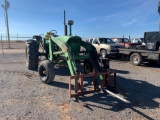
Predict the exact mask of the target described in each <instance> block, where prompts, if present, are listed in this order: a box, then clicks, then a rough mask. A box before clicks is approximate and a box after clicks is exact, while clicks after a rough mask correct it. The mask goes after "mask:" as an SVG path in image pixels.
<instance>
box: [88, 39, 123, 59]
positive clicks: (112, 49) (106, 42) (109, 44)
mask: <svg viewBox="0 0 160 120" xmlns="http://www.w3.org/2000/svg"><path fill="white" fill-rule="evenodd" d="M86 42H89V43H91V44H92V45H93V46H94V47H95V48H96V50H97V53H98V54H99V55H101V56H102V57H104V56H106V55H115V54H119V51H118V49H119V48H123V47H124V46H123V45H120V44H116V43H114V42H113V41H112V40H111V39H110V38H89V39H88V40H86Z"/></svg>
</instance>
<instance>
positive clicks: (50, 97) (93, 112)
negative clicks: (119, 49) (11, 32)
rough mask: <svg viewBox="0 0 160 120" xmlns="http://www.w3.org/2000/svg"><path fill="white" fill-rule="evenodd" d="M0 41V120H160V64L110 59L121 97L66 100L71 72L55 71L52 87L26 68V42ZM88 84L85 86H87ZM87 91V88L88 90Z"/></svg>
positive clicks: (90, 95) (99, 95) (100, 94)
mask: <svg viewBox="0 0 160 120" xmlns="http://www.w3.org/2000/svg"><path fill="white" fill-rule="evenodd" d="M3 48H4V49H3V50H2V43H1V42H0V120H117V119H118V120H148V119H149V120H152V119H153V120H160V114H159V113H160V64H159V63H157V64H156V65H149V64H147V63H146V64H144V65H142V66H133V65H131V64H130V63H129V62H128V61H122V60H116V59H111V60H110V67H111V68H112V69H116V72H117V91H118V92H119V93H118V95H119V96H122V97H124V98H125V99H127V100H128V101H129V103H124V102H122V101H120V100H119V99H117V98H115V97H113V96H111V95H109V94H106V93H103V92H102V91H100V92H94V93H87V94H85V95H84V96H80V97H79V99H78V100H76V99H74V98H72V99H70V98H69V96H68V77H67V76H69V70H68V68H64V67H63V68H56V77H55V79H54V81H53V83H52V84H50V85H47V84H44V83H42V82H41V81H40V79H39V76H38V72H36V71H30V70H28V69H27V68H26V65H25V43H24V42H21V41H20V42H15V41H12V42H11V49H8V48H7V43H6V42H4V43H3ZM89 82H91V80H89V81H85V83H89ZM87 89H89V88H88V86H87V84H86V85H85V88H84V90H87Z"/></svg>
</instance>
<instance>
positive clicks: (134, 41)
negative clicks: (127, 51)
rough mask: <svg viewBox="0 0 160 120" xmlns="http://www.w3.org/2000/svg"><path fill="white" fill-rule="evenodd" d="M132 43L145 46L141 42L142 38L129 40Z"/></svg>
mask: <svg viewBox="0 0 160 120" xmlns="http://www.w3.org/2000/svg"><path fill="white" fill-rule="evenodd" d="M131 42H132V43H139V44H141V45H145V43H144V42H143V38H133V39H132V40H131Z"/></svg>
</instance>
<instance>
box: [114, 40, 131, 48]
mask: <svg viewBox="0 0 160 120" xmlns="http://www.w3.org/2000/svg"><path fill="white" fill-rule="evenodd" d="M111 39H112V40H113V42H114V43H117V44H121V45H124V46H125V47H127V48H128V47H129V46H130V44H131V41H130V40H129V39H128V38H111Z"/></svg>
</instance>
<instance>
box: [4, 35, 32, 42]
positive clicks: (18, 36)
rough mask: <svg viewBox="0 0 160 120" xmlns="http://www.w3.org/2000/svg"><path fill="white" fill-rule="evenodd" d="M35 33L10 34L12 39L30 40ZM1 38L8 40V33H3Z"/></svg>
mask: <svg viewBox="0 0 160 120" xmlns="http://www.w3.org/2000/svg"><path fill="white" fill-rule="evenodd" d="M32 36H33V35H19V34H18V33H17V34H16V35H10V40H15V41H21V40H28V39H31V38H32ZM1 40H8V37H7V36H6V35H2V34H1Z"/></svg>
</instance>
